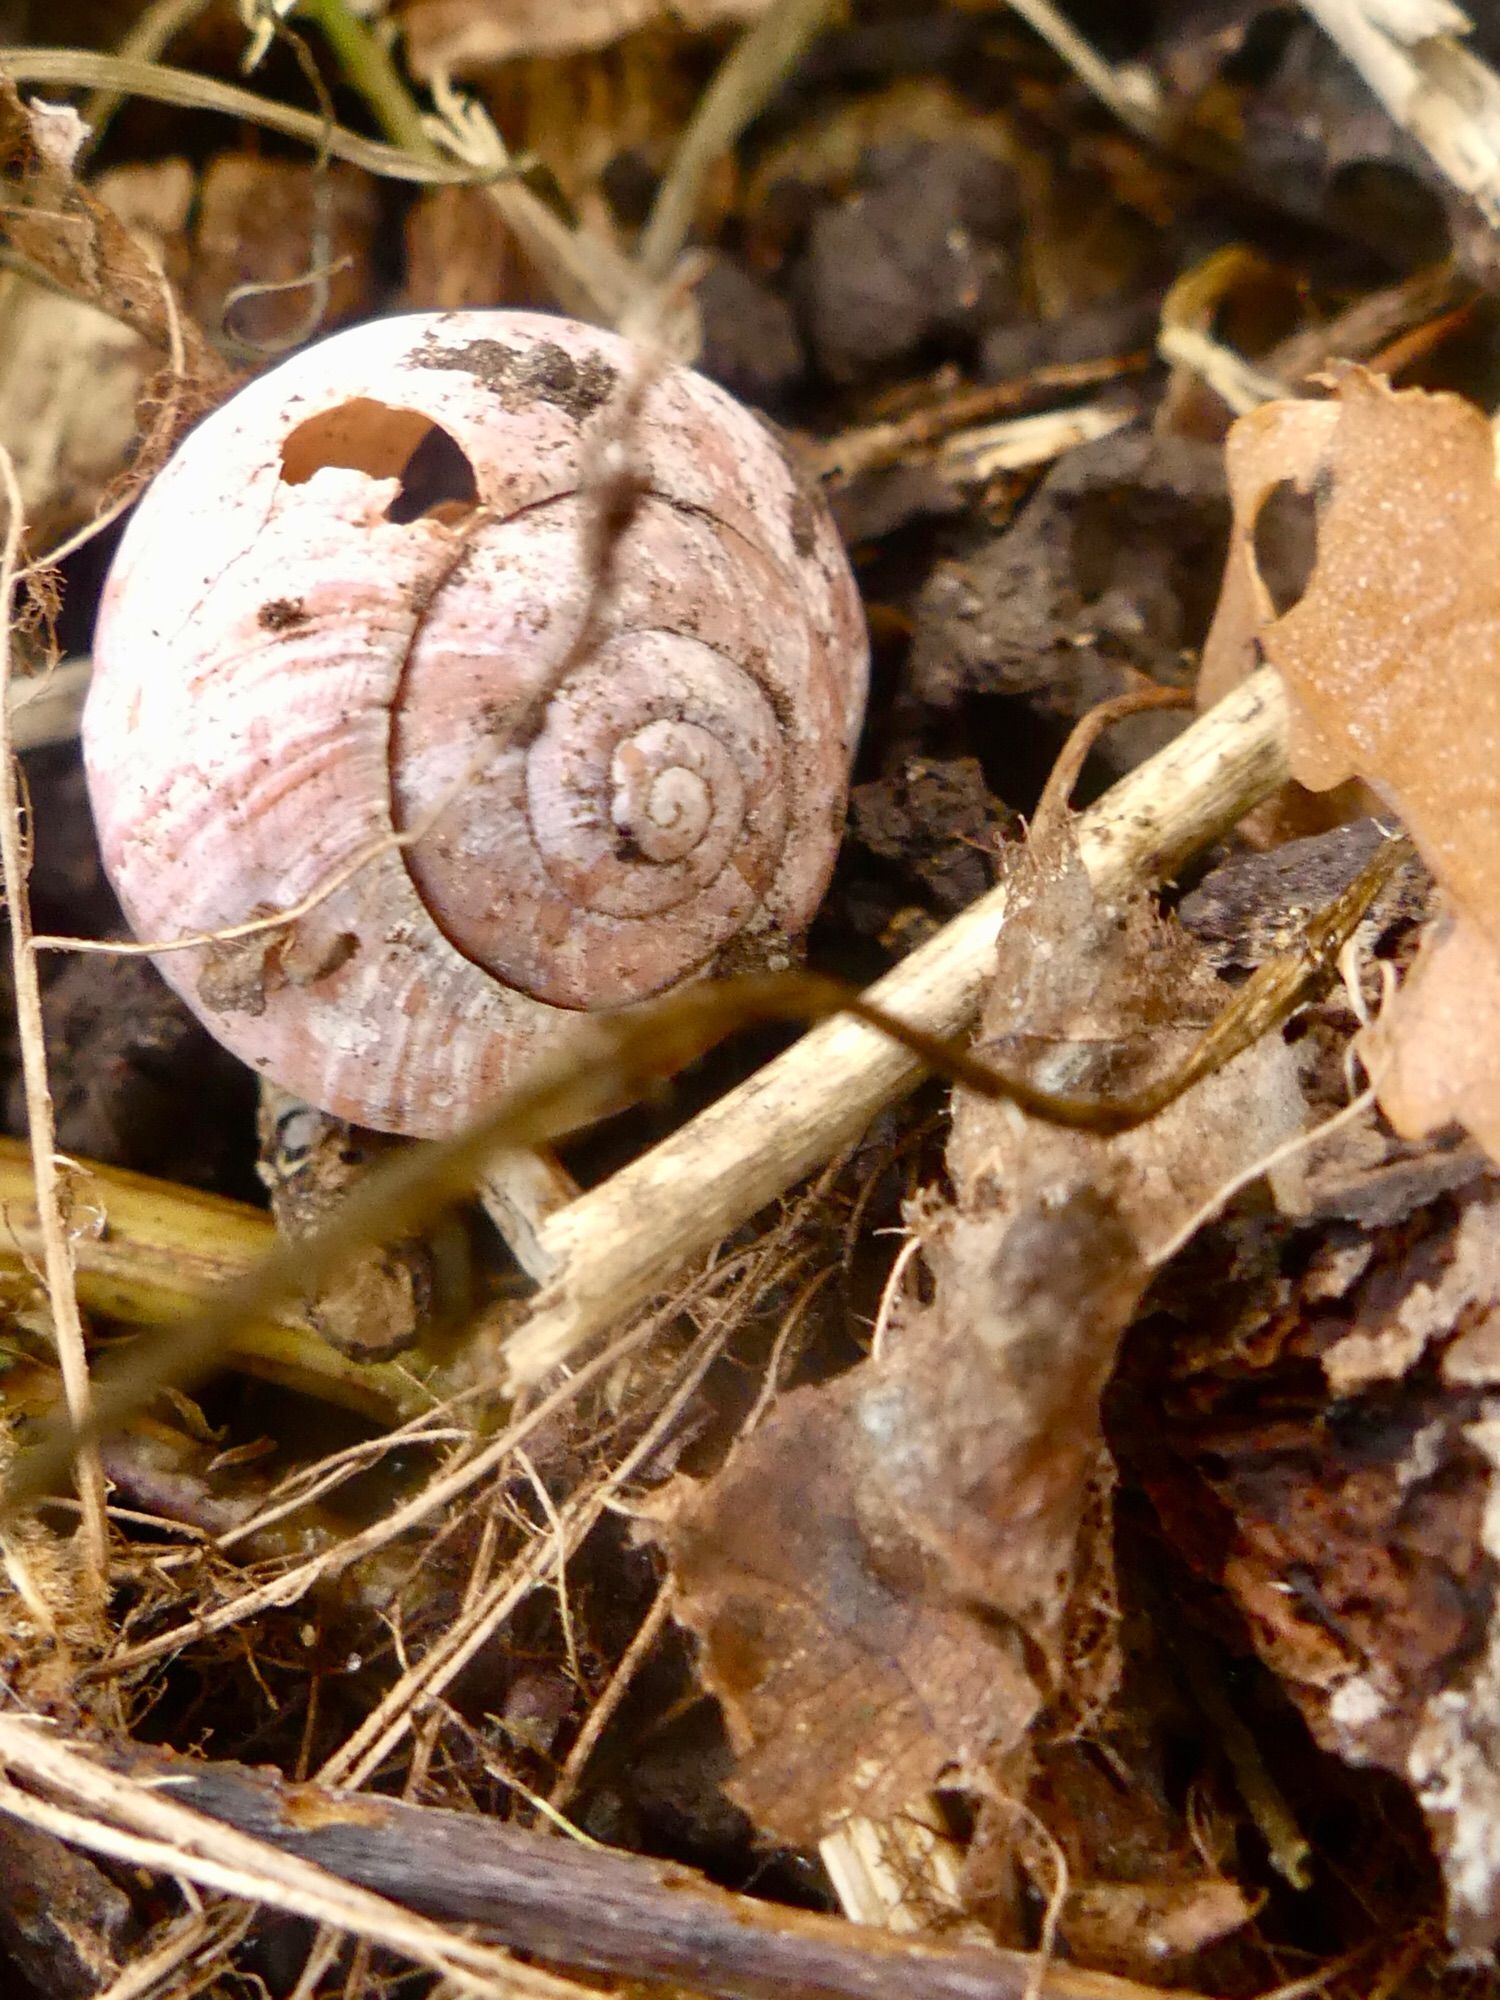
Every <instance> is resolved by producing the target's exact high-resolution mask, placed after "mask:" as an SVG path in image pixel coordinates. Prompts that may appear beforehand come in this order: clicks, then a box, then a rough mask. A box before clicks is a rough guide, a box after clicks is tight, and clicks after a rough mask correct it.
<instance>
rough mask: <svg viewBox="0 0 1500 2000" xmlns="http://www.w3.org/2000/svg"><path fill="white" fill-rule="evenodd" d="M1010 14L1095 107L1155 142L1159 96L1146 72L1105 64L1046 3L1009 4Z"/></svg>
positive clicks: (1042, 0)
mask: <svg viewBox="0 0 1500 2000" xmlns="http://www.w3.org/2000/svg"><path fill="white" fill-rule="evenodd" d="M1010 5H1011V7H1012V8H1013V10H1014V11H1015V12H1016V13H1017V14H1019V15H1020V16H1021V18H1022V20H1023V21H1025V22H1026V24H1027V26H1028V27H1030V28H1032V29H1034V30H1035V32H1036V33H1037V34H1039V35H1040V36H1041V38H1042V40H1043V41H1044V42H1046V43H1047V44H1048V46H1049V47H1050V48H1052V49H1053V50H1054V51H1055V52H1056V53H1057V54H1058V55H1060V56H1061V57H1062V59H1063V61H1064V62H1065V63H1066V64H1067V65H1068V67H1069V69H1071V70H1072V71H1073V73H1074V75H1075V76H1077V77H1078V78H1079V79H1080V80H1081V81H1082V82H1084V83H1086V84H1087V85H1088V87H1089V89H1090V90H1091V91H1093V93H1094V95H1095V97H1097V98H1098V99H1099V101H1100V103H1101V104H1107V105H1108V106H1109V108H1110V110H1111V111H1113V112H1114V114H1115V116H1116V117H1117V118H1118V119H1119V120H1120V123H1121V124H1122V125H1128V126H1129V127H1130V129H1131V131H1133V132H1138V133H1139V134H1140V135H1141V137H1142V138H1143V139H1150V140H1158V139H1160V137H1161V124H1162V117H1161V92H1160V90H1159V89H1158V88H1157V83H1156V79H1155V77H1154V76H1152V74H1151V72H1150V71H1149V70H1147V69H1143V68H1141V67H1140V65H1139V64H1136V63H1131V64H1128V65H1121V64H1114V63H1109V62H1106V61H1105V59H1104V57H1103V56H1101V55H1100V53H1099V51H1098V50H1097V49H1096V48H1095V47H1094V46H1093V44H1092V43H1091V42H1088V41H1086V40H1085V39H1084V37H1083V36H1082V35H1080V34H1079V32H1078V30H1077V29H1076V28H1075V27H1074V26H1073V24H1072V22H1071V21H1070V20H1068V18H1067V16H1066V15H1065V14H1063V13H1062V11H1061V10H1060V9H1059V8H1057V7H1054V6H1053V4H1052V0H1010Z"/></svg>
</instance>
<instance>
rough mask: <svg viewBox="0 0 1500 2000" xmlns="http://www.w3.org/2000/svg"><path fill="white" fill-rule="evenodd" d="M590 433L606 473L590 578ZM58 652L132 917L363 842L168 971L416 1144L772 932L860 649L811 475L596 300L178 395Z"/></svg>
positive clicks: (861, 667)
mask: <svg viewBox="0 0 1500 2000" xmlns="http://www.w3.org/2000/svg"><path fill="white" fill-rule="evenodd" d="M622 391H623V392H624V393H625V394H626V395H627V397H628V396H631V395H634V396H635V397H636V398H637V399H638V407H633V408H632V410H631V413H630V415H629V418H628V420H621V419H619V418H618V416H617V415H616V414H615V413H616V411H617V409H618V407H619V397H620V394H621V392H622ZM601 424H608V425H612V426H613V428H612V429H610V430H607V431H604V432H601V431H599V430H597V429H594V427H596V426H599V425H601ZM591 430H592V431H593V437H592V439H591ZM607 439H615V440H616V441H617V442H618V443H619V444H620V445H622V446H623V448H624V449H625V450H626V452H627V453H628V457H629V462H630V476H631V479H632V482H633V483H632V485H631V488H630V504H629V505H628V506H626V507H624V508H623V509H622V510H621V516H622V519H623V525H622V526H620V527H619V531H618V536H617V538H616V539H614V540H613V541H608V542H606V546H607V547H608V551H609V564H608V573H607V582H606V584H605V586H604V587H603V588H601V587H600V583H599V563H598V559H597V556H595V557H592V558H591V556H590V549H591V548H595V549H597V547H598V546H599V535H598V527H597V523H598V512H599V502H598V497H597V495H598V487H597V473H593V474H591V467H592V465H593V459H591V457H590V451H591V449H594V448H595V447H597V446H598V445H599V444H600V442H601V441H603V440H607ZM594 455H595V457H597V456H598V451H597V449H594ZM591 476H592V477H593V478H594V481H595V484H594V486H593V487H590V486H589V484H588V482H589V479H590V477H591ZM591 531H592V541H591V539H590V536H591ZM591 571H592V573H591ZM94 661H95V666H94V681H93V686H92V691H91V694H90V697H89V702H88V708H87V712H86V715H85V718H84V752H85V757H86V762H87V768H88V775H89V786H90V793H91V797H92V801H93V808H94V815H95V819H96V822H97V825H98V830H99V836H100V843H101V847H102V851H103V855H104V861H105V865H106V868H107V869H108V871H109V875H110V878H111V880H112V881H113V883H114V886H115V889H116V891H117V893H118V894H119V897H120V900H121V903H122V904H123V906H124V909H125V912H126V915H127V917H128V918H129V921H130V923H131V925H132V927H133V928H134V929H135V931H136V933H137V934H138V935H139V936H141V937H143V938H147V939H157V938H167V939H170V938H174V937H179V936H183V935H187V934H189V933H193V932H202V931H219V930H222V929H225V928H226V927H230V926H234V925H237V924H242V923H244V922H245V921H246V920H247V919H251V918H254V917H256V916H257V915H261V914H265V913H268V912H273V911H277V910H282V909H286V908H288V907H289V906H291V905H294V904H296V903H298V902H299V901H301V900H302V899H304V898H307V897H308V896H310V895H312V894H313V893H314V892H316V891H318V890H319V889H320V888H321V887H323V886H325V885H327V884H328V883H330V882H331V881H334V880H336V878H337V877H338V876H339V873H340V871H341V870H345V871H347V870H350V868H351V865H352V864H355V863H357V862H359V861H360V858H361V857H362V856H368V855H369V854H370V851H371V849H372V848H375V849H377V850H378V851H377V852H376V854H375V857H374V858H373V859H366V860H365V862H364V865H362V866H357V867H353V871H352V873H350V874H349V877H348V879H347V880H346V881H344V882H343V883H342V884H341V885H340V886H338V887H337V888H335V889H334V890H333V892H332V893H330V894H327V895H325V896H324V897H323V898H322V899H321V900H319V901H317V903H316V904H315V906H314V907H313V908H312V909H311V910H310V911H309V912H308V913H307V914H305V915H302V916H299V917H298V918H297V919H296V921H295V922H294V923H293V924H291V925H288V926H284V927H282V928H280V929H278V930H275V931H270V932H262V933H260V934H259V935H256V936H254V937H249V938H244V939H241V940H239V941H225V942H222V943H216V944H213V945H209V946H205V947H198V948H195V949H192V950H185V951H178V952H172V953H164V954H162V955H161V957H160V959H159V961H158V962H159V964H160V966H161V970H162V971H163V973H164V974H165V976H166V977H167V978H168V980H170V981H171V983H172V984H173V985H174V986H175V987H176V988H177V990H178V991H179V992H180V993H181V994H182V996H183V997H184V999H185V1000H187V1002H188V1003H189V1005H190V1006H192V1007H193V1008H194V1010H195V1011H196V1012H197V1013H198V1014H199V1015H200V1016H201V1018H202V1019H203V1020H204V1021H205V1023H206V1024H207V1025H208V1027H209V1028H210V1029H211V1030H212V1032H213V1033H214V1034H216V1035H217V1036H218V1037H219V1039H220V1040H221V1041H223V1042H224V1043H226V1044H227V1045H228V1046H229V1047H230V1048H231V1049H233V1050H234V1051H235V1052H236V1053H237V1054H239V1055H240V1056H242V1057H243V1058H245V1059H246V1060H247V1061H248V1062H251V1063H253V1064H254V1065H255V1066H256V1067H257V1068H258V1069H260V1070H261V1071H263V1072H264V1073H265V1074H267V1075H268V1076H270V1077H271V1078H273V1079H274V1080H275V1081H277V1082H278V1083H281V1084H283V1085H285V1086H286V1087H287V1088H288V1089H291V1090H295V1091H296V1092H298V1093H299V1094H300V1095H302V1096H304V1097H306V1098H307V1099H308V1100H309V1101H310V1102H312V1103H315V1104H317V1105H320V1106H322V1107H323V1108H324V1109H326V1110H329V1111H332V1112H334V1113H336V1114H338V1115H339V1116H341V1117H345V1118H350V1119H353V1120H355V1121H357V1122H359V1123H362V1124H366V1125H372V1126H376V1127H378V1128H381V1129H383V1130H387V1131H395V1132H408V1133H417V1134H425V1135H437V1134H441V1133H444V1132H447V1131H451V1130H453V1129H454V1128H456V1127H457V1126H459V1125H461V1124H462V1123H463V1122H464V1121H465V1120H466V1119H468V1118H469V1117H471V1116H473V1114H474V1113H475V1111H476V1110H477V1109H478V1108H479V1107H481V1106H482V1105H483V1104H485V1103H486V1102H488V1101H491V1100H493V1099H494V1098H496V1097H497V1096H498V1095H499V1094H500V1093H501V1092H502V1091H503V1090H505V1089H506V1088H507V1087H508V1086H509V1085H511V1084H512V1083H514V1082H515V1080H516V1079H517V1077H518V1076H519V1075H521V1074H522V1073H524V1071H525V1069H526V1068H527V1067H528V1066H529V1065H530V1064H531V1063H533V1062H534V1061H535V1060H536V1059H537V1058H538V1057H540V1056H543V1055H552V1054H555V1053H556V1052H557V1051H558V1049H559V1048H560V1047H564V1046H565V1045H566V1041H567V1038H568V1036H569V1034H570V1033H571V1032H574V1031H575V1030H576V1023H577V1020H578V1010H597V1009H612V1008H620V1007H625V1006H629V1005H630V1004H631V1003H634V1002H637V1001H640V1000H643V999H645V998H646V997H648V996H649V995H652V994H656V993H660V992H661V991H663V990H664V989H665V988H668V987H670V986H672V985H674V984H676V983H677V982H679V981H681V980H684V979H686V978H689V977H692V976H695V975H700V974H703V973H706V972H711V971H713V970H714V969H716V968H718V967H722V966H724V965H726V964H744V963H757V962H758V963H761V964H765V963H768V962H771V961H773V960H774V959H775V958H776V956H777V955H778V954H779V953H780V952H781V951H783V950H784V949H785V946H786V941H787V940H788V939H789V938H791V937H794V936H795V935H796V934H797V933H798V932H800V931H801V930H802V929H803V928H804V927H805V925H806V924H807V922H808V920H809V918H810V917H811V915H812V912H813V911H814V909H815V908H816V906H817V903H818V901H819V898H820V897H821V895H822V893H823V891H824V889H825V887H826V885H827V880H828V875H829V872H830V869H831V867H832V863H833V857H834V853H835V849H836V847H837V844H838V839H839V835H840V831H841V828H842V822H843V813H844V805H845V795H846V790H847V782H848V772H849V763H850V758H851V755H852V749H853V744H854V740H855V737H856V734H857V732H858V728H859V722H860V717H861V713H862V709H863V702H864V692H865V679H866V665H867V656H866V645H865V638H864V629H863V624H862V620H861V616H860V610H859V602H858V598H857V595H856V592H855V589H854V585H853V581H852V579H851V577H850V574H849V570H848V566H847V564H846V562H845V559H844V556H843V552H842V550H841V548H840V545H839V542H838V539H837V536H836V533H835V531H834V528H833V526H832V523H831V521H830V520H829V518H828V515H827V513H826V511H825V510H824V508H823V505H822V502H821V500H820V499H819V497H818V496H817V495H816V493H814V492H810V491H809V490H808V489H807V488H806V487H805V486H804V485H803V484H802V482H801V481H800V480H799V479H798V477H797V475H796V473H795V471H794V470H793V469H792V467H791V466H790V464H789V463H788V460H787V458H786V456H785V454H784V453H783V452H782V450H781V449H780V447H779V446H778V444H777V443H776V442H775V440H774V439H773V438H772V437H771V435H770V434H769V433H768V432H767V431H766V430H765V429H764V428H763V427H762V426H761V425H760V424H759V423H758V422H757V421H756V419H755V418H754V417H752V416H751V415H750V414H749V413H748V412H747V411H745V410H743V409H741V408H740V407H739V406H738V405H737V404H736V403H734V402H733V401H732V400H731V399H730V398H729V397H728V396H726V395H724V394H723V393H722V392H721V391H720V390H718V389H716V388H715V387H714V386H713V385H712V384H711V383H709V382H707V381H705V380H703V379H702V378H701V377H699V376H697V375H694V374H692V373H691V372H689V371H687V370H685V369H680V368H671V369H666V370H664V371H662V372H659V373H652V372H651V371H650V370H649V369H648V370H646V371H644V372H642V364H641V360H640V356H639V354H638V353H637V351H636V350H634V349H632V348H631V347H630V346H629V344H628V343H627V342H625V341H623V340H621V339H619V338H618V337H616V336H614V335H612V334H609V333H604V332H600V331H598V330H597V329H595V328H592V327H586V326H582V325H579V324H576V323H574V322H572V321H568V320H563V319H554V318H549V317H546V316H543V315H538V314H533V313H504V312H463V313H445V314H421V315H415V316H412V317H409V318H399V319H387V320H380V321H376V322H373V323H371V324H369V325H366V326H361V327H357V328H355V329H353V330H351V331H349V332H346V333H341V334H337V335H335V336H334V337H333V338H331V339H329V340H326V341H323V342H321V343H320V344H319V345H318V346H316V347H313V348H311V349H308V350H306V351H305V352H303V353H301V354H299V355H298V356H296V357H295V358H294V359H292V360H290V361H288V362H285V363H284V364H282V365H281V366H280V367H278V368H276V369H275V370H273V371H272V372H271V373H269V374H267V375H265V376H262V377H261V378H259V379H258V380H256V381H255V382H253V383H251V384H250V386H249V387H248V388H246V389H244V390H242V391H241V392H240V393H239V394H238V395H237V396H235V397H234V398H233V399H232V400H231V401H230V402H228V403H227V404H225V405H224V406H223V407H222V408H221V409H220V410H218V411H217V412H216V413H215V414H214V415H213V416H211V417H209V418H208V420H207V421H206V422H205V423H203V424H202V425H201V426H200V427H199V428H198V429H197V430H196V431H195V432H194V433H193V434H192V436H191V437H190V438H189V439H188V440H187V442H186V443H185V444H184V445H183V446H182V448H181V449H180V450H179V451H178V453H177V454H176V456H175V457H174V458H173V459H172V461H171V462H170V464H169V465H168V466H167V467H166V469H165V470H164V471H163V472H162V474H161V475H160V477H159V478H158V479H157V480H156V481H155V483H154V484H153V485H152V487H151V488H150V490H149V491H148V493H147V494H146V497H145V498H144V500H143V501H142V503H141V505H140V507H139V508H138V509H137V511H136V514H135V517H134V519H133V520H132V521H131V523H130V526H129V528H128V530H127V532H126V534H125V537H124V540H123V542H122V544H121V547H120V551H119V554H118V556H117V558H116V560H115V563H114V566H113V569H112V571H111V573H110V577H109V580H108V583H107V586H106V589H105V593H104V600H103V606H102V610H101V614H100V619H99V625H98V631H97V635H96V640H95V649H94ZM398 833H405V834H407V835H414V836H416V837H415V838H414V839H413V840H412V841H411V843H410V844H407V845H397V844H394V843H392V842H391V840H390V839H389V836H392V835H395V834H398ZM383 836H384V837H386V838H385V840H384V844H382V837H383Z"/></svg>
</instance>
